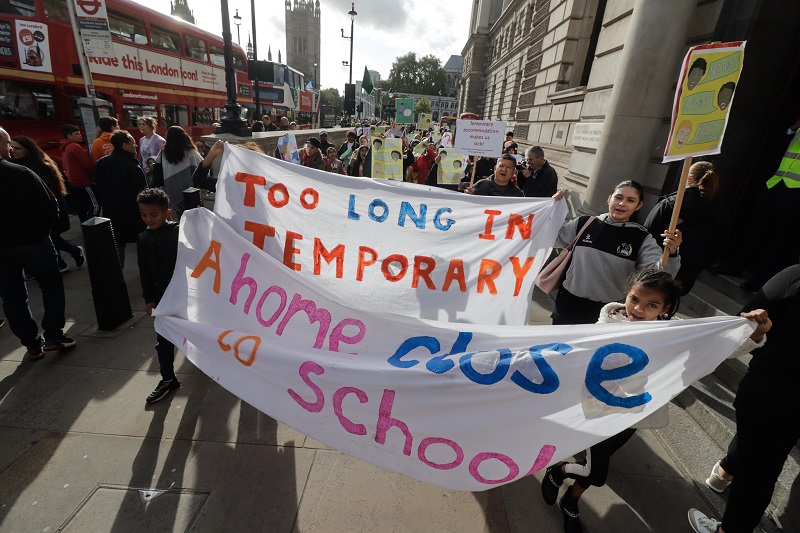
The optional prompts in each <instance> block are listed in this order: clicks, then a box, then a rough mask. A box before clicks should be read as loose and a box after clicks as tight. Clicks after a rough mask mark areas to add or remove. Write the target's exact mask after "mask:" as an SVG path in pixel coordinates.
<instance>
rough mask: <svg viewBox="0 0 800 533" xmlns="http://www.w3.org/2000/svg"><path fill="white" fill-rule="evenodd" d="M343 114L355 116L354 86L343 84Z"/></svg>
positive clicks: (352, 84)
mask: <svg viewBox="0 0 800 533" xmlns="http://www.w3.org/2000/svg"><path fill="white" fill-rule="evenodd" d="M344 112H345V114H346V115H348V116H349V115H355V114H356V84H355V83H345V84H344Z"/></svg>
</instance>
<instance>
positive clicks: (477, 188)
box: [467, 154, 524, 198]
mask: <svg viewBox="0 0 800 533" xmlns="http://www.w3.org/2000/svg"><path fill="white" fill-rule="evenodd" d="M516 172H517V160H516V159H515V158H514V156H513V155H508V154H504V155H502V156H500V159H498V160H497V164H496V165H495V166H494V174H492V175H491V176H489V177H488V178H484V179H482V180H480V181H478V182H475V183H474V184H473V185H472V186H471V187H467V194H475V195H478V196H508V197H512V198H519V197H521V196H524V194H523V193H522V191H521V190H520V189H519V187H517V186H516V185H514V184H513V183H511V178H512V177H513V176H514V174H516Z"/></svg>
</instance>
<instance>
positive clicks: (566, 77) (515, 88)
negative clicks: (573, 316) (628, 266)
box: [459, 0, 800, 213]
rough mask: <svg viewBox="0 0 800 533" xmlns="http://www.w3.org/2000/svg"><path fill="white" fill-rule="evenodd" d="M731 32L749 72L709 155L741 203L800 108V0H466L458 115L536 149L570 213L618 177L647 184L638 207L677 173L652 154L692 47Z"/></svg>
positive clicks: (600, 206) (594, 202)
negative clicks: (501, 128) (564, 191)
mask: <svg viewBox="0 0 800 533" xmlns="http://www.w3.org/2000/svg"><path fill="white" fill-rule="evenodd" d="M778 4H780V5H778ZM736 40H747V41H748V43H747V46H746V50H745V60H744V68H743V71H742V76H741V78H740V82H739V86H738V87H737V91H736V100H735V104H734V106H733V108H732V111H731V116H730V119H729V125H728V130H727V133H726V135H725V141H724V143H723V147H722V154H720V155H718V156H713V157H708V159H711V160H713V161H714V163H715V165H716V166H717V168H718V170H719V172H720V174H721V175H722V176H723V180H724V183H723V193H724V201H725V202H726V204H727V207H728V208H729V209H730V211H731V212H739V211H740V210H739V208H740V207H741V206H743V205H746V204H747V202H748V199H750V201H752V198H755V196H757V194H758V190H759V189H760V188H763V183H764V181H766V179H767V178H768V177H769V176H770V175H771V172H772V171H773V170H774V168H775V167H776V166H777V164H778V161H779V159H780V155H781V154H782V152H783V150H784V149H785V148H786V144H785V143H786V140H785V139H784V137H785V130H786V128H787V127H788V126H789V125H791V124H792V123H794V121H795V120H796V119H797V118H798V116H800V103H798V102H797V101H796V100H797V99H796V98H795V97H794V96H793V94H794V93H793V91H792V89H791V88H792V87H794V88H796V87H797V86H798V85H797V83H798V81H800V58H798V54H797V50H798V49H800V47H798V45H800V3H799V2H791V3H775V2H770V1H768V0H752V1H751V2H737V1H735V0H672V1H669V2H664V1H659V0H473V2H472V15H471V21H470V35H469V37H468V39H467V42H466V44H465V46H464V48H463V51H462V56H463V58H464V71H463V75H462V77H461V82H460V94H459V111H460V112H464V111H471V112H475V113H477V114H478V115H479V116H480V117H482V118H485V119H494V120H505V121H508V126H509V129H513V131H514V134H515V140H517V141H518V143H519V144H521V145H522V146H523V147H525V146H531V145H541V146H542V147H543V148H544V149H545V152H546V157H547V158H548V160H549V161H550V163H551V164H553V165H554V166H555V167H556V168H557V170H558V174H559V177H560V182H561V185H562V186H566V187H567V188H569V189H571V190H572V191H573V192H574V194H571V195H570V196H571V198H572V200H573V203H572V205H571V207H572V208H573V211H574V212H592V213H597V212H603V211H604V210H605V209H606V206H605V204H606V198H607V196H608V194H609V193H610V192H611V189H613V186H614V184H616V183H617V182H619V181H622V180H623V179H636V180H637V181H640V182H641V183H643V184H644V185H645V189H646V191H647V193H648V194H647V199H646V200H647V201H646V204H647V205H646V207H645V209H647V208H649V206H650V205H652V204H653V203H654V201H655V199H656V198H657V197H658V195H660V194H662V193H665V192H669V191H671V190H674V187H675V186H676V183H677V176H678V175H679V173H680V166H681V163H673V164H666V165H665V164H662V163H661V155H662V154H663V149H664V143H665V142H666V139H667V135H668V130H669V124H670V116H671V106H672V101H673V98H674V94H675V86H676V82H677V78H678V74H679V71H680V64H681V60H682V59H683V57H684V55H685V53H686V51H687V50H688V48H689V47H690V46H693V45H696V44H702V43H707V42H712V41H722V42H726V41H736ZM794 92H796V89H795V90H794ZM745 154H749V155H745ZM726 189H727V190H726ZM749 197H752V198H749Z"/></svg>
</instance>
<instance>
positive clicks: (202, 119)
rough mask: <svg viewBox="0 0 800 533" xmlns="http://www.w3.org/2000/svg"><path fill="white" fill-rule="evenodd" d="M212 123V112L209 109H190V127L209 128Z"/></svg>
mask: <svg viewBox="0 0 800 533" xmlns="http://www.w3.org/2000/svg"><path fill="white" fill-rule="evenodd" d="M213 122H214V110H213V109H212V108H210V107H195V108H194V109H192V126H210V125H211V124H212V123H213Z"/></svg>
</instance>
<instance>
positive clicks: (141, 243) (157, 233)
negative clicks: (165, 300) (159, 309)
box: [136, 221, 178, 304]
mask: <svg viewBox="0 0 800 533" xmlns="http://www.w3.org/2000/svg"><path fill="white" fill-rule="evenodd" d="M136 254H137V256H138V257H137V258H138V261H139V279H141V281H142V296H143V297H144V301H145V303H150V302H153V303H155V304H158V302H159V301H161V297H162V296H164V291H166V290H167V285H169V282H170V280H171V279H172V273H173V271H174V270H175V262H176V261H177V260H178V224H177V223H176V222H172V221H167V223H166V224H165V225H164V226H162V227H160V228H158V229H156V230H150V229H146V230H144V231H143V232H141V233H140V234H139V237H138V239H137V241H136Z"/></svg>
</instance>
